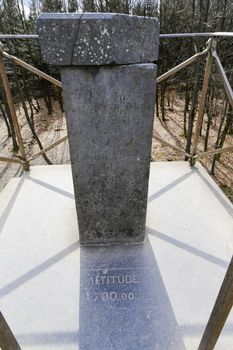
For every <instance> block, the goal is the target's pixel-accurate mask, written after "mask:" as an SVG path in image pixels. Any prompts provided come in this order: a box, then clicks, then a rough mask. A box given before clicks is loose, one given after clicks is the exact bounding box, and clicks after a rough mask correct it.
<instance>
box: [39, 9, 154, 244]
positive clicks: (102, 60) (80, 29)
mask: <svg viewBox="0 0 233 350" xmlns="http://www.w3.org/2000/svg"><path fill="white" fill-rule="evenodd" d="M38 34H39V40H40V46H41V51H42V56H43V58H44V60H45V61H46V62H48V63H50V64H56V65H59V66H61V77H62V85H63V94H64V105H65V112H66V117H67V127H68V136H69V145H70V151H71V162H72V173H73V181H74V192H75V200H76V207H77V214H78V223H79V232H80V243H81V244H82V245H93V244H107V245H108V244H114V243H138V242H143V240H144V237H145V219H146V208H147V191H148V180H149V167H150V157H151V141H152V129H153V120H154V106H155V94H156V72H157V68H156V65H155V64H154V62H155V61H156V60H157V58H158V40H159V23H158V21H157V19H156V18H148V17H138V16H129V15H124V14H111V13H88V14H42V15H41V16H40V17H39V18H38Z"/></svg>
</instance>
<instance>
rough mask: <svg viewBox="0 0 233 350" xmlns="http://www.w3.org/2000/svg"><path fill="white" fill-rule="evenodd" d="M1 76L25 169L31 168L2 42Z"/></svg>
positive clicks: (0, 55)
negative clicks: (7, 71)
mask: <svg viewBox="0 0 233 350" xmlns="http://www.w3.org/2000/svg"><path fill="white" fill-rule="evenodd" d="M0 76H1V79H2V84H3V87H4V91H5V94H6V99H7V103H8V106H9V110H10V114H11V117H12V122H13V125H14V129H15V134H16V139H17V142H18V146H19V151H20V154H21V156H22V159H23V161H24V169H25V170H29V164H28V162H27V156H26V152H25V148H24V145H23V139H22V135H21V131H20V126H19V123H18V120H17V115H16V111H15V106H14V100H13V96H12V93H11V88H10V83H9V80H8V77H7V73H6V66H5V63H4V60H3V55H2V44H1V43H0Z"/></svg>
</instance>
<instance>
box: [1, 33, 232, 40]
mask: <svg viewBox="0 0 233 350" xmlns="http://www.w3.org/2000/svg"><path fill="white" fill-rule="evenodd" d="M159 37H160V39H169V38H194V37H206V38H207V37H208V38H214V37H226V38H228V37H229V38H231V37H233V32H206V33H171V34H170V33H167V34H160V35H159ZM38 38H39V36H38V35H37V34H0V40H5V39H38Z"/></svg>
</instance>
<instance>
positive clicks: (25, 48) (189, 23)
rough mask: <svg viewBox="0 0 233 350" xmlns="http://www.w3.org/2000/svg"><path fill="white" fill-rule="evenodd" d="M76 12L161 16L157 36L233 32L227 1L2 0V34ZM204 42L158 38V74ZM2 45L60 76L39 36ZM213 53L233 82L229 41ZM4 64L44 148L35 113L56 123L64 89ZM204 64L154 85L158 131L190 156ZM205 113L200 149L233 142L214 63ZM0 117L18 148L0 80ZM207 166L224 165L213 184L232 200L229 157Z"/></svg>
mask: <svg viewBox="0 0 233 350" xmlns="http://www.w3.org/2000/svg"><path fill="white" fill-rule="evenodd" d="M76 11H78V12H121V13H128V14H136V15H141V16H156V17H158V18H159V21H160V28H161V33H192V32H233V1H232V0H160V2H159V5H158V2H157V1H153V0H151V1H149V0H147V1H143V0H80V1H76V0H52V1H51V0H50V1H49V0H31V1H29V0H28V1H26V0H0V33H3V34H20V33H21V34H27V33H28V34H36V30H37V28H36V20H37V17H38V15H39V14H40V13H41V12H76ZM206 41H207V38H195V37H192V38H173V39H161V42H160V58H159V62H158V70H159V71H158V75H161V74H163V73H164V72H166V71H167V70H169V69H170V68H172V67H174V66H176V65H177V64H179V63H181V62H182V61H184V60H186V59H187V58H189V57H190V56H192V55H194V54H195V53H196V52H198V51H201V50H202V49H203V48H204V47H205V45H206ZM2 42H3V44H4V50H5V51H7V52H8V53H10V54H13V55H15V56H17V57H19V58H21V59H22V60H24V61H26V62H27V63H29V64H31V65H33V66H35V67H36V68H38V69H40V70H42V71H44V72H46V73H48V74H50V75H52V76H54V77H55V78H57V79H60V75H59V71H58V69H57V68H56V67H51V66H50V67H49V66H48V65H46V64H45V63H43V62H42V60H41V55H40V50H39V46H38V41H37V40H35V39H30V40H19V39H14V40H2ZM217 52H218V54H219V57H220V59H221V62H222V64H223V66H224V69H225V72H226V74H227V77H228V79H229V81H230V84H231V86H233V38H224V37H223V38H219V39H218V42H217ZM6 63H7V73H8V77H9V80H10V82H11V88H12V92H13V96H14V99H15V104H16V105H18V106H19V111H20V113H22V114H23V115H24V117H25V120H26V123H27V124H28V127H29V130H30V132H31V133H32V139H33V142H35V143H36V144H37V146H38V147H39V148H42V147H43V145H42V143H41V141H40V131H39V129H40V128H38V125H39V124H38V113H40V118H41V111H42V112H43V113H42V114H46V116H44V119H46V126H45V127H48V118H50V116H51V121H53V119H54V118H55V117H54V113H55V114H58V109H59V113H62V112H63V107H62V94H61V91H60V89H59V88H57V87H55V86H52V85H51V84H50V83H49V82H47V81H45V80H42V79H40V78H38V77H37V76H35V75H33V74H31V73H29V72H27V71H26V70H23V69H22V68H20V67H16V66H15V65H13V64H11V63H10V62H6ZM204 65H205V57H204V58H200V59H199V60H198V62H197V63H195V64H193V65H192V66H190V67H188V68H186V69H185V70H184V71H182V72H181V73H179V74H176V75H174V76H173V77H172V78H169V79H168V80H166V81H165V82H163V83H161V84H159V86H158V91H157V116H158V120H159V123H160V124H159V126H157V128H158V129H159V128H160V127H163V128H164V129H165V130H167V132H168V133H169V134H170V136H171V138H172V140H173V141H174V142H175V143H176V144H182V147H183V148H185V149H186V151H187V152H188V153H189V152H190V150H191V146H192V137H191V136H192V132H193V128H194V126H195V117H196V112H197V110H198V97H199V93H200V89H201V86H202V80H203V71H204ZM205 112H206V113H205V118H204V120H203V127H202V131H201V143H200V147H201V148H200V150H202V151H203V150H208V149H211V148H218V147H222V146H223V145H226V144H227V145H232V144H233V141H232V134H233V111H232V107H231V106H230V105H229V103H228V100H227V98H226V96H225V92H224V89H223V86H222V83H221V80H220V78H219V76H218V73H217V71H216V67H215V66H214V65H213V68H212V74H211V80H210V84H209V89H208V96H207V101H206V110H205ZM0 119H1V120H2V121H4V125H5V128H6V129H7V134H8V135H7V136H8V137H9V138H10V140H11V143H12V149H11V150H12V151H14V152H17V149H18V147H17V142H16V139H15V135H14V130H13V128H12V121H11V116H10V113H9V108H8V105H7V101H6V97H5V95H4V91H3V88H2V85H1V82H0ZM174 119H176V123H174V122H173V120H174ZM1 125H3V124H1ZM175 125H177V126H175ZM162 134H163V132H162ZM172 135H173V136H172ZM164 137H166V135H164ZM160 150H161V149H158V147H157V148H156V145H154V146H153V151H154V153H155V157H154V158H155V159H160V158H159V156H156V152H157V154H158V151H160ZM152 155H153V153H152ZM44 158H45V161H47V163H51V161H50V160H49V158H48V157H47V156H44ZM174 158H175V157H174ZM166 160H170V159H166ZM204 163H205V162H204ZM221 163H222V164H221ZM204 165H205V166H206V167H207V169H208V171H209V172H210V173H211V174H212V175H214V174H215V175H216V167H217V166H218V165H221V169H225V170H226V172H225V173H224V174H225V175H223V176H222V177H221V176H220V180H219V179H218V182H219V184H220V185H221V186H222V187H224V186H226V187H227V191H226V192H227V195H228V196H229V197H230V198H231V197H232V196H233V195H232V185H233V184H232V182H233V179H232V177H233V176H232V175H233V161H232V155H230V156H229V155H227V156H226V157H225V156H221V157H220V156H215V157H212V158H211V159H209V160H208V162H207V163H205V164H204ZM225 170H224V171H225ZM221 172H223V170H221ZM227 179H228V180H227ZM226 183H227V185H226Z"/></svg>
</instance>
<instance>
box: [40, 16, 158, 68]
mask: <svg viewBox="0 0 233 350" xmlns="http://www.w3.org/2000/svg"><path fill="white" fill-rule="evenodd" d="M38 34H39V41H40V47H41V52H42V57H43V59H44V60H45V61H46V62H47V63H50V64H54V65H59V66H62V65H63V66H67V65H85V66H93V65H95V66H96V65H118V64H130V63H152V62H155V61H157V59H158V47H159V45H158V42H159V22H158V20H157V19H156V18H153V17H141V16H130V15H126V14H115V13H85V14H79V13H75V14H67V13H44V14H42V15H40V16H39V18H38ZM152 38H153V40H152Z"/></svg>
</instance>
